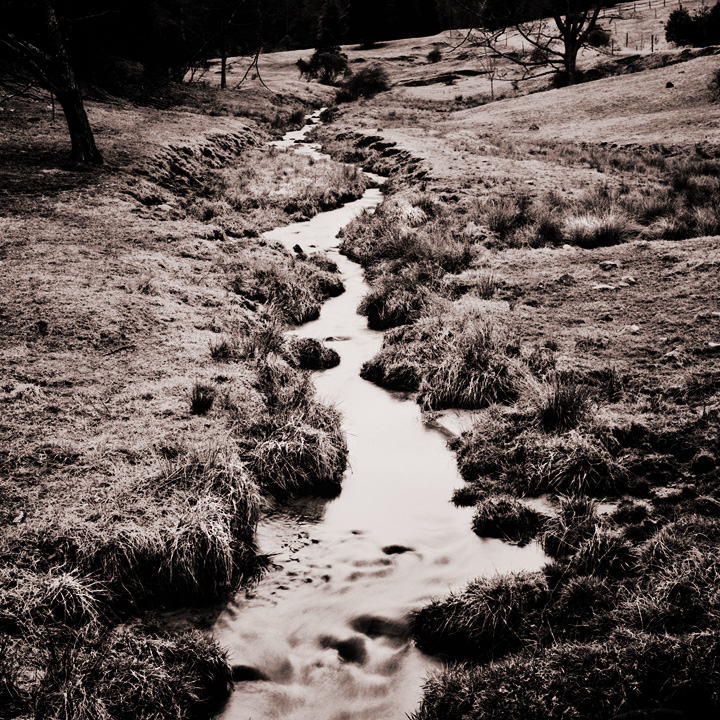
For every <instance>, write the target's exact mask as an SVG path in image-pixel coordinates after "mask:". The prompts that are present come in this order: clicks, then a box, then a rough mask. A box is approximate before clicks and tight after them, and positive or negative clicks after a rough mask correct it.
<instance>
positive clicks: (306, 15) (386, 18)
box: [0, 0, 590, 91]
mask: <svg viewBox="0 0 720 720" xmlns="http://www.w3.org/2000/svg"><path fill="white" fill-rule="evenodd" d="M558 1H559V0H540V3H543V2H547V3H548V4H547V5H546V7H547V8H548V12H547V13H546V14H550V9H551V3H553V2H558ZM39 2H40V0H0V25H2V26H4V27H5V28H6V29H9V30H10V31H12V32H14V33H15V34H16V35H18V36H20V37H22V38H23V39H25V40H27V41H29V42H31V43H32V42H33V41H37V42H38V44H40V45H41V44H42V34H43V32H44V31H45V29H44V28H43V27H42V24H41V23H39V22H38V19H37V18H38V11H37V6H38V4H39ZM512 2H513V0H489V1H488V2H481V1H480V0H463V1H462V2H459V1H458V0H51V4H52V6H53V8H54V9H55V12H56V14H57V16H58V20H59V22H60V26H61V30H62V32H63V35H64V37H65V41H66V44H67V47H68V50H69V52H70V55H71V57H72V60H73V64H74V66H75V68H76V71H77V72H78V74H79V75H80V76H81V77H82V78H83V79H84V80H85V81H86V82H90V83H93V84H96V85H97V86H102V87H106V88H107V89H108V90H111V91H112V90H119V89H121V88H122V86H123V85H124V84H126V83H127V81H128V76H130V75H133V76H136V75H137V73H138V72H141V73H142V74H143V76H144V77H146V78H156V79H158V80H162V79H165V78H167V79H177V80H179V79H182V78H183V77H185V76H186V73H187V72H188V71H189V70H190V69H192V68H194V67H201V66H202V64H203V62H205V61H207V60H208V59H211V58H217V57H223V56H224V57H232V56H234V55H249V54H254V53H255V52H258V51H263V52H268V51H272V50H289V49H299V48H314V47H316V46H317V42H318V37H319V33H320V31H321V28H322V26H323V18H324V17H332V18H333V21H332V22H330V27H331V29H332V32H334V33H335V35H336V36H337V37H336V40H337V44H345V43H355V44H364V45H370V44H372V43H376V42H379V41H383V40H390V39H395V38H400V37H420V36H426V35H433V34H435V33H438V32H439V31H441V30H443V29H450V28H461V27H470V26H477V25H478V24H479V23H481V22H482V21H483V18H485V22H486V24H490V23H492V22H493V16H494V15H495V14H496V13H495V11H496V10H500V9H505V8H506V7H508V6H509V5H511V4H512ZM515 2H516V4H517V5H518V6H519V7H522V6H524V10H523V12H524V13H526V14H527V15H528V16H531V15H534V16H537V13H538V6H539V4H540V3H539V2H535V1H534V0H533V2H532V3H530V2H529V0H515ZM588 2H590V0H588ZM493 3H494V4H495V6H496V7H493ZM338 16H339V23H338V22H337V18H338ZM325 30H326V31H327V27H326V28H325ZM2 52H3V51H2V48H1V47H0V62H2V60H3V55H2Z"/></svg>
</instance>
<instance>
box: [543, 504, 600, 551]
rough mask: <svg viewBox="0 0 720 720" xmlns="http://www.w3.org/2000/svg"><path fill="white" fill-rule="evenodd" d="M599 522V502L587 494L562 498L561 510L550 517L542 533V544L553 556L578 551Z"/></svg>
mask: <svg viewBox="0 0 720 720" xmlns="http://www.w3.org/2000/svg"><path fill="white" fill-rule="evenodd" d="M597 523H598V515H597V503H596V502H595V501H594V500H592V499H590V498H587V497H585V496H582V495H575V496H570V497H567V496H566V497H562V498H560V510H559V512H558V514H557V515H555V516H554V517H552V518H550V519H549V520H548V521H547V523H546V525H545V531H544V533H543V535H542V539H541V542H542V546H543V549H544V550H545V552H546V553H547V554H548V555H550V556H551V557H554V558H557V557H565V556H568V555H572V554H574V553H576V552H577V551H578V550H579V548H580V546H581V545H582V543H583V542H584V541H585V540H586V539H587V538H589V537H590V536H591V535H592V534H593V533H594V532H595V528H596V526H597Z"/></svg>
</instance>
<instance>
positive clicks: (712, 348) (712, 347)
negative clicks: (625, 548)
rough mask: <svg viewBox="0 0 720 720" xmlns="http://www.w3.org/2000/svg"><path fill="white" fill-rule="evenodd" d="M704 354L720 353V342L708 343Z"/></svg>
mask: <svg viewBox="0 0 720 720" xmlns="http://www.w3.org/2000/svg"><path fill="white" fill-rule="evenodd" d="M705 352H707V353H713V354H714V353H720V342H712V341H710V342H709V343H708V344H707V347H706V348H705Z"/></svg>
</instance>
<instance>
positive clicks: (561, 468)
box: [457, 423, 630, 497]
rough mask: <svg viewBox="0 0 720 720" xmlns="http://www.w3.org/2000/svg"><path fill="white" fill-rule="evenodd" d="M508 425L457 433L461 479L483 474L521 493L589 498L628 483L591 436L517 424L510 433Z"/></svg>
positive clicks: (627, 477) (621, 488)
mask: <svg viewBox="0 0 720 720" xmlns="http://www.w3.org/2000/svg"><path fill="white" fill-rule="evenodd" d="M507 428H508V424H507V423H500V424H499V425H498V426H496V427H495V428H488V429H483V428H475V429H474V430H473V431H472V432H470V433H466V434H464V435H463V436H462V438H461V440H460V442H459V444H458V449H457V451H458V466H459V469H460V473H461V474H462V476H463V477H464V478H465V480H466V481H468V482H473V481H477V480H478V479H480V478H482V477H484V476H488V477H490V478H492V479H493V480H494V481H495V482H496V483H498V486H499V487H502V488H504V489H505V490H506V491H511V492H515V493H518V494H521V495H539V494H542V493H545V492H553V493H558V494H563V495H589V496H592V497H604V496H608V495H618V494H622V493H623V492H624V491H625V490H626V489H627V488H628V486H629V484H630V475H629V473H628V471H627V469H626V468H625V466H624V464H623V463H622V462H621V461H620V460H619V459H617V458H615V457H613V456H612V455H611V454H610V452H608V450H607V448H606V447H605V446H604V445H603V444H602V443H601V442H599V441H598V440H596V439H595V438H593V437H592V436H588V435H584V434H582V433H580V432H577V431H571V432H569V433H566V434H564V435H558V436H550V437H548V436H547V435H545V434H539V433H538V432H537V431H533V430H527V429H524V428H523V427H522V425H521V426H520V427H516V428H515V429H514V430H511V431H509V432H508V430H507ZM504 432H505V433H507V435H505V436H503V433H504Z"/></svg>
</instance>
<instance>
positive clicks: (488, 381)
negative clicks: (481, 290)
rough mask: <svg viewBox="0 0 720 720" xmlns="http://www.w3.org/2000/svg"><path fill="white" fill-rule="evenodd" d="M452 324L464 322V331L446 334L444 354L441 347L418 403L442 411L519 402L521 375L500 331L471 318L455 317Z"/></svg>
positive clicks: (482, 321) (424, 381)
mask: <svg viewBox="0 0 720 720" xmlns="http://www.w3.org/2000/svg"><path fill="white" fill-rule="evenodd" d="M451 322H453V324H456V323H458V322H462V325H461V328H457V327H455V328H453V330H456V332H452V331H451V333H448V334H446V336H445V340H446V345H445V348H444V352H443V349H442V347H441V346H440V343H438V350H437V356H438V361H436V363H434V364H433V365H431V366H429V367H427V369H426V371H425V373H424V377H423V380H422V382H421V384H420V388H419V394H418V402H419V403H421V404H422V405H423V407H425V408H427V409H431V410H438V409H441V408H448V407H456V408H482V407H486V406H487V405H490V404H492V403H498V402H507V401H511V400H513V399H515V398H516V397H517V394H518V382H519V377H520V376H519V371H518V370H517V368H516V367H515V365H514V364H513V363H512V361H511V359H510V358H509V357H508V356H507V354H506V348H507V343H506V342H505V341H504V339H503V338H502V336H501V334H500V333H499V331H498V330H497V329H496V328H495V327H494V326H493V325H492V323H490V322H489V321H487V320H483V319H480V318H473V317H470V316H467V317H464V318H459V317H458V318H455V317H453V318H452V319H451ZM457 330H459V332H457ZM441 342H442V339H441Z"/></svg>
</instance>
